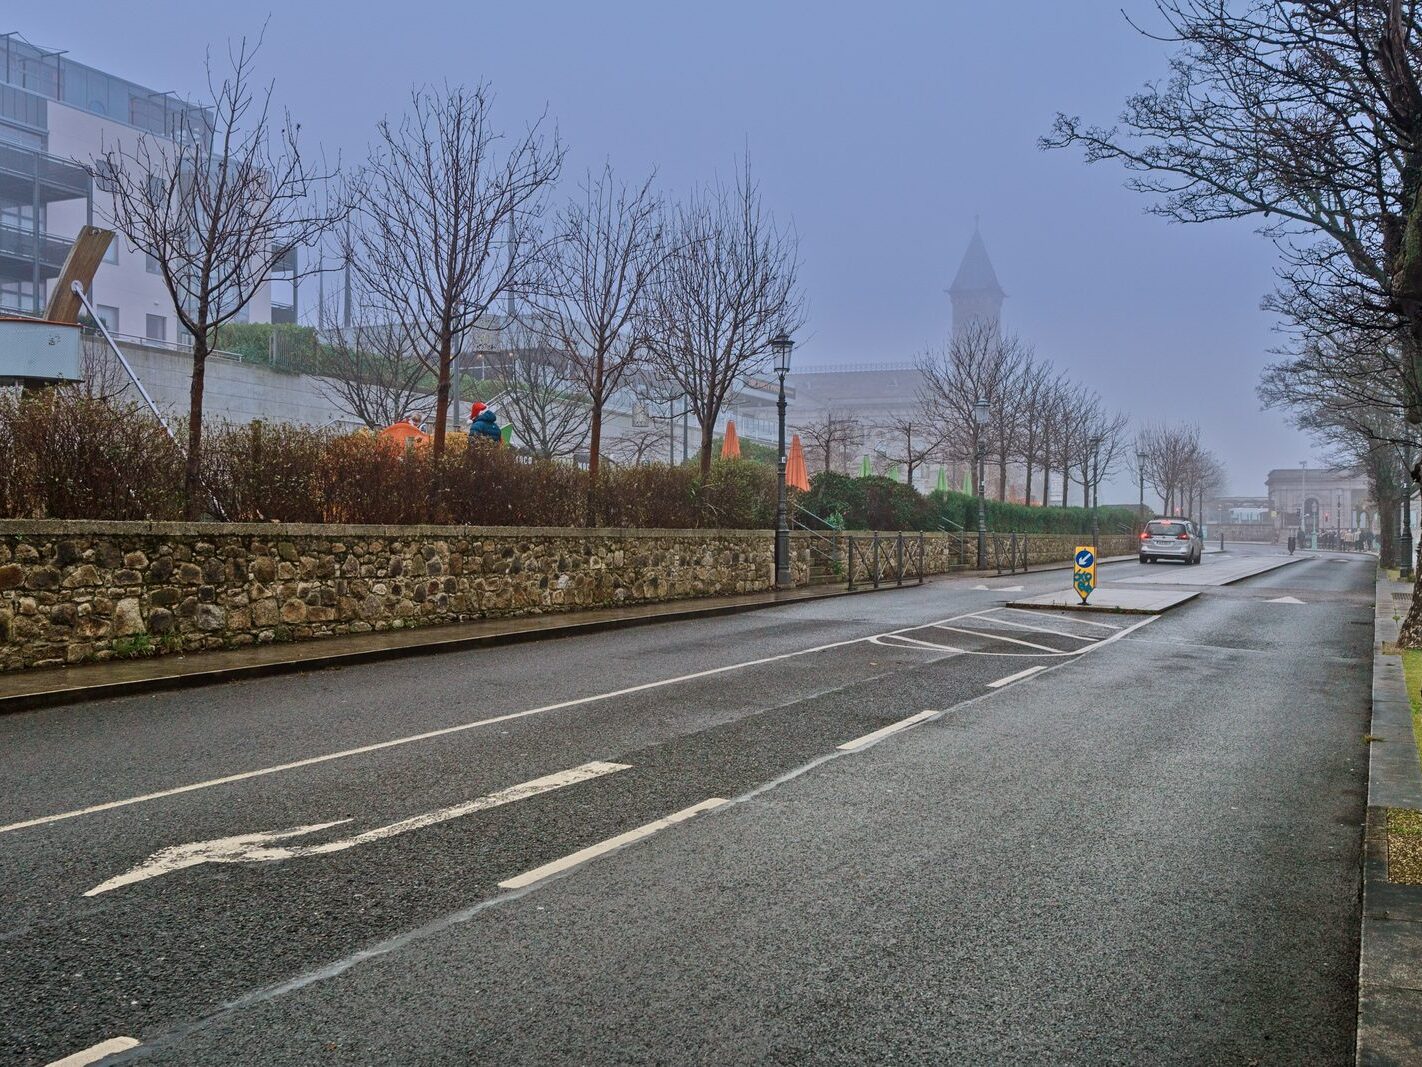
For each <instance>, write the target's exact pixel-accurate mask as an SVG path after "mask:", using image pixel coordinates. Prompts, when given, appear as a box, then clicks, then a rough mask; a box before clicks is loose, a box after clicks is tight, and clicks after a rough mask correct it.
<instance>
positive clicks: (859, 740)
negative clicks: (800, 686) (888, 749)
mask: <svg viewBox="0 0 1422 1067" xmlns="http://www.w3.org/2000/svg"><path fill="white" fill-rule="evenodd" d="M937 714H938V712H937V711H920V712H919V713H918V714H917V715H910V716H909V717H908V718H907V719H900V720H899V721H898V722H891V723H889V725H888V726H884V727H881V728H880V729H878V730H875V731H874V732H873V733H869V734H865V735H864V736H863V737H856V738H855V739H854V740H853V741H846V742H845V743H844V744H842V745H840V746H839V750H840V751H841V752H857V751H858V750H859V749H861V748H865V747H867V746H868V745H872V744H873V743H874V742H875V741H878V740H880V739H882V738H885V737H888V736H889V735H890V734H896V733H898V732H899V731H900V730H907V729H909V728H910V727H912V726H917V725H918V724H919V723H921V722H923V721H924V720H925V719H931V718H933V716H935V715H937Z"/></svg>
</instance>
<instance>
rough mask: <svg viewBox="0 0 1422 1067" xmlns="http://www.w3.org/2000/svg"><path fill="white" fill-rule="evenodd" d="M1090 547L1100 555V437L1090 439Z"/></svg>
mask: <svg viewBox="0 0 1422 1067" xmlns="http://www.w3.org/2000/svg"><path fill="white" fill-rule="evenodd" d="M1091 454H1092V462H1091V547H1092V548H1095V549H1096V554H1097V555H1098V556H1099V555H1101V549H1100V544H1101V519H1100V511H1099V509H1098V505H1099V504H1100V503H1101V438H1100V437H1093V438H1092V439H1091Z"/></svg>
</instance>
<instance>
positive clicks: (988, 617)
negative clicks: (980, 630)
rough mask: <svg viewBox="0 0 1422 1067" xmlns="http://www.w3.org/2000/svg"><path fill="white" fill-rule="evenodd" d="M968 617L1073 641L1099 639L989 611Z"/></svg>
mask: <svg viewBox="0 0 1422 1067" xmlns="http://www.w3.org/2000/svg"><path fill="white" fill-rule="evenodd" d="M968 618H970V619H982V620H983V621H984V622H995V623H997V625H999V626H1011V627H1012V628H1013V629H1014V630H1031V631H1032V632H1033V633H1038V634H1054V635H1055V636H1057V637H1066V638H1070V639H1071V640H1073V641H1099V640H1100V638H1097V637H1082V636H1081V634H1069V633H1067V632H1066V631H1065V630H1052V629H1048V628H1047V627H1045V626H1028V625H1026V624H1025V623H1020V622H1013V621H1012V620H1011V619H999V618H998V617H997V616H996V615H994V614H992V612H990V611H983V612H979V613H978V614H976V615H969V616H968Z"/></svg>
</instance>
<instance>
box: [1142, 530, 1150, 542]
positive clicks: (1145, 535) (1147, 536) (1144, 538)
mask: <svg viewBox="0 0 1422 1067" xmlns="http://www.w3.org/2000/svg"><path fill="white" fill-rule="evenodd" d="M1141 540H1142V541H1149V540H1150V533H1149V532H1148V531H1146V530H1142V531H1141Z"/></svg>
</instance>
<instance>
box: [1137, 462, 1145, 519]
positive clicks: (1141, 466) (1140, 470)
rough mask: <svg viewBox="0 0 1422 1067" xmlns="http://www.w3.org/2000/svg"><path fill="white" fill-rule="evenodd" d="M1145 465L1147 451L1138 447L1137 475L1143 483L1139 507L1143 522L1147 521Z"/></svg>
mask: <svg viewBox="0 0 1422 1067" xmlns="http://www.w3.org/2000/svg"><path fill="white" fill-rule="evenodd" d="M1145 465H1146V454H1145V452H1144V451H1143V450H1141V449H1137V450H1136V476H1137V477H1138V478H1139V479H1140V483H1141V499H1140V503H1139V504H1138V505H1137V507H1138V508H1139V513H1140V520H1141V522H1145Z"/></svg>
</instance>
